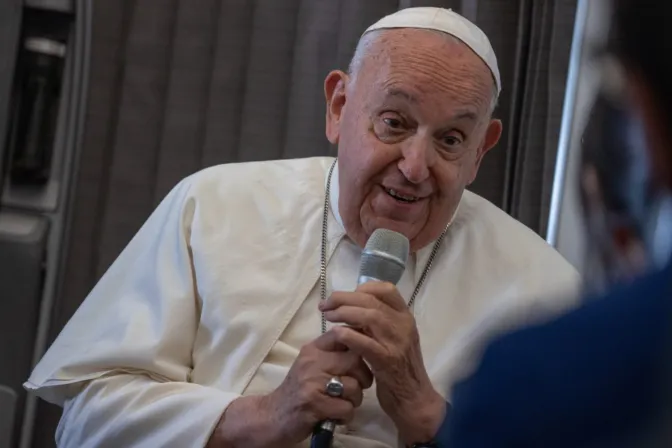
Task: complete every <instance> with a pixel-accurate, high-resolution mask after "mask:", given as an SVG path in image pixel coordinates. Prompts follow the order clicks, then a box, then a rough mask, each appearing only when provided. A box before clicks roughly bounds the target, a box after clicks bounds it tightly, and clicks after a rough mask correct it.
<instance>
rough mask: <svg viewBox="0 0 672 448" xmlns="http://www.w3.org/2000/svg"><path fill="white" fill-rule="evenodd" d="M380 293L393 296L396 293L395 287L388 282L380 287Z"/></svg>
mask: <svg viewBox="0 0 672 448" xmlns="http://www.w3.org/2000/svg"><path fill="white" fill-rule="evenodd" d="M381 292H382V293H383V294H394V293H396V292H397V287H396V286H395V285H393V284H392V283H390V282H385V283H383V284H382V285H381Z"/></svg>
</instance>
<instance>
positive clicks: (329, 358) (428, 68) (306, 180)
mask: <svg viewBox="0 0 672 448" xmlns="http://www.w3.org/2000/svg"><path fill="white" fill-rule="evenodd" d="M499 90H500V79H499V72H498V69H497V62H496V58H495V55H494V53H493V51H492V49H491V47H490V44H489V42H488V39H487V38H486V36H485V35H484V34H483V33H482V32H481V31H480V30H479V29H478V28H476V26H474V25H473V24H472V23H470V22H468V21H467V20H465V19H464V18H462V17H460V16H459V15H457V14H455V13H453V12H451V11H448V10H443V9H437V8H413V9H407V10H402V11H401V12H399V13H396V14H393V15H391V16H388V17H386V18H383V19H382V20H381V21H379V22H378V23H377V24H375V25H373V26H372V27H371V28H369V29H368V30H367V32H366V33H365V34H364V35H363V37H362V38H361V40H360V42H359V45H358V47H357V50H356V53H355V56H354V58H353V61H352V65H351V69H350V71H349V73H344V72H341V71H334V72H331V73H330V74H329V75H328V76H327V78H326V81H325V93H326V99H327V114H326V123H327V124H326V134H327V137H328V139H329V140H330V141H331V142H332V143H334V144H337V145H338V154H339V157H338V162H336V161H335V160H334V159H329V158H313V159H307V160H292V161H273V162H261V163H246V164H237V165H227V166H218V167H214V168H210V169H207V170H204V171H202V172H200V173H197V174H195V175H193V176H191V177H189V178H187V179H185V180H184V181H182V182H181V183H180V184H179V185H177V186H176V187H175V188H174V189H173V191H172V192H171V193H170V194H169V195H168V196H167V197H166V199H165V200H164V201H163V202H162V203H161V205H159V207H158V208H157V210H156V211H155V212H154V213H153V214H152V216H151V217H150V218H149V220H148V221H147V223H146V224H145V225H144V226H143V227H142V229H141V230H140V231H139V233H138V234H137V235H136V237H135V238H134V239H133V240H132V241H131V243H130V244H129V245H128V247H127V248H126V249H125V250H124V251H123V253H122V254H121V255H120V256H119V258H118V259H117V260H116V261H115V263H114V264H113V265H112V266H111V267H110V269H109V271H108V272H107V273H106V274H105V275H104V277H103V278H102V279H101V280H100V282H99V283H98V285H97V286H96V287H95V288H94V290H93V291H92V292H91V294H90V295H89V297H88V298H87V299H86V300H85V301H84V303H83V304H82V306H81V308H80V309H79V310H78V311H77V313H76V314H75V316H74V317H73V318H72V320H71V321H70V322H69V323H68V325H67V326H66V327H65V329H64V330H63V332H62V333H61V334H60V335H59V337H58V339H57V340H56V341H55V342H54V344H53V346H52V347H51V348H50V350H49V351H48V352H47V354H46V355H45V356H44V358H43V359H42V361H41V362H40V364H39V365H38V366H37V367H36V369H35V371H34V372H33V374H32V376H31V378H30V380H29V381H28V382H27V384H26V387H27V388H28V389H30V390H34V391H36V392H37V393H38V394H39V395H40V396H41V397H43V398H45V399H46V400H49V401H52V402H54V403H58V404H63V405H64V414H63V417H62V420H61V424H60V426H59V430H58V432H57V435H56V437H57V440H58V442H59V444H60V445H61V446H68V447H90V446H91V447H92V446H96V447H101V446H114V447H121V446H124V447H131V446H147V447H159V446H174V447H186V446H204V445H209V446H221V447H228V446H231V447H237V446H245V447H283V446H297V444H302V443H303V444H305V443H307V439H308V438H309V436H310V434H311V431H312V429H313V428H314V427H315V425H316V423H317V422H319V421H322V420H324V419H331V420H335V421H338V422H340V423H342V424H341V425H340V426H338V427H337V431H336V432H337V434H336V436H335V445H337V446H348V447H396V446H398V444H399V443H403V444H406V445H409V446H412V445H414V444H419V443H425V442H430V441H431V440H432V438H433V436H434V433H435V432H436V430H437V428H438V427H439V425H440V423H441V421H442V418H443V416H444V413H445V408H446V403H445V399H444V397H443V396H442V394H443V393H444V391H445V390H446V387H447V386H448V385H449V384H450V383H451V382H452V381H453V378H454V377H455V376H456V375H458V374H462V373H461V372H460V370H461V369H463V368H464V367H465V366H466V365H467V362H466V357H467V356H468V353H469V350H468V347H471V346H472V343H473V341H474V340H476V339H478V337H479V332H480V331H484V330H482V329H483V328H486V327H487V328H490V327H491V325H487V326H486V324H489V323H490V322H492V321H494V320H496V321H497V322H499V323H498V324H497V325H504V323H503V322H504V321H502V319H504V315H506V316H508V317H507V319H506V320H505V321H506V322H511V321H513V320H520V318H522V317H525V316H528V317H529V316H530V315H531V314H532V313H534V314H535V315H536V314H537V313H539V312H546V313H548V312H554V311H557V310H559V309H563V308H565V307H566V306H567V304H568V302H567V301H563V302H558V301H552V300H542V299H541V297H544V296H547V295H549V294H553V293H555V294H556V295H558V296H559V295H561V293H563V292H566V291H568V290H573V289H574V288H575V287H576V284H577V276H576V273H575V271H574V270H573V269H572V268H571V267H570V266H569V265H568V263H566V262H565V261H564V260H563V259H562V258H561V257H560V256H559V255H558V254H557V253H556V252H555V251H554V250H553V249H551V248H550V247H548V246H547V245H546V244H545V242H544V241H543V240H542V239H540V238H539V237H538V236H536V235H535V234H534V233H533V232H531V231H530V230H528V229H527V228H525V227H524V226H522V225H521V224H519V223H517V222H516V221H514V220H513V219H511V218H510V217H509V216H507V215H506V214H505V213H503V212H502V211H500V210H499V209H497V208H496V207H495V206H493V205H492V204H490V203H488V202H487V201H485V200H484V199H482V198H479V197H477V196H476V195H474V194H471V193H469V192H466V191H465V187H466V186H467V185H469V184H470V183H471V182H472V181H473V180H474V178H475V177H476V173H477V171H478V167H479V164H480V162H481V160H482V159H483V156H484V155H485V154H486V153H487V152H488V150H490V149H491V148H492V147H493V146H494V145H495V144H496V143H497V140H498V139H499V136H500V133H501V130H502V125H501V123H500V122H499V121H498V120H493V119H492V118H491V115H492V112H493V108H494V106H495V102H496V100H497V96H498V94H499ZM378 228H387V229H391V230H394V231H397V232H400V233H402V234H404V235H405V236H406V237H407V238H408V239H409V241H410V248H411V252H412V253H411V256H410V257H409V261H408V264H407V267H406V270H405V272H404V275H403V277H402V278H401V280H400V281H399V283H398V285H397V286H396V287H395V286H394V285H391V284H388V283H383V282H370V283H367V284H364V285H362V286H361V287H359V288H357V289H356V291H354V292H353V290H354V289H355V287H356V284H357V272H358V265H359V259H360V255H361V248H362V247H363V246H364V244H365V243H366V241H367V239H368V238H369V236H370V235H371V234H372V232H373V231H374V230H376V229H378ZM327 298H328V300H325V299H327ZM504 311H506V313H505V312H504ZM514 318H515V319H514ZM335 324H347V325H335ZM353 327H355V328H357V329H358V331H357V330H354V329H353ZM333 377H338V378H340V381H341V382H342V384H343V386H344V390H343V395H342V396H341V397H331V396H329V395H328V394H327V393H326V390H325V387H326V384H327V383H328V382H329V380H330V379H331V378H333ZM374 380H375V386H374V387H372V384H373V382H374ZM301 446H304V445H301Z"/></svg>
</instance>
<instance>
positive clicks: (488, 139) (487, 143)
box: [469, 120, 502, 184]
mask: <svg viewBox="0 0 672 448" xmlns="http://www.w3.org/2000/svg"><path fill="white" fill-rule="evenodd" d="M501 136H502V121H501V120H490V124H489V125H488V129H487V130H486V131H485V137H484V138H483V143H481V146H480V148H478V153H477V154H476V163H475V164H474V170H473V172H472V174H471V178H470V179H469V184H471V183H472V182H473V181H474V180H476V175H477V174H478V169H479V168H480V166H481V162H482V161H483V157H484V156H485V155H486V154H487V153H488V151H490V150H491V149H492V148H493V147H494V146H495V145H496V144H497V142H499V138H500V137H501Z"/></svg>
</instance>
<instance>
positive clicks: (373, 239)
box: [310, 229, 410, 448]
mask: <svg viewBox="0 0 672 448" xmlns="http://www.w3.org/2000/svg"><path fill="white" fill-rule="evenodd" d="M409 245H410V244H409V241H408V238H406V237H405V236H404V235H402V234H401V233H397V232H393V231H392V230H387V229H377V230H376V231H375V232H373V234H372V235H371V236H370V237H369V240H368V241H367V242H366V246H365V247H364V250H363V251H362V260H361V261H360V265H359V277H358V278H357V285H358V286H359V285H361V284H363V283H367V282H370V281H377V282H389V283H393V284H395V285H396V284H397V282H398V281H399V280H400V279H401V276H402V274H403V273H404V270H405V269H406V261H407V260H408V253H409V250H410V249H409ZM336 425H337V423H336V422H335V421H333V420H325V421H322V422H320V423H318V424H317V426H316V427H315V429H314V430H313V436H312V437H311V440H310V446H311V448H329V447H331V443H332V440H333V437H334V430H335V429H336Z"/></svg>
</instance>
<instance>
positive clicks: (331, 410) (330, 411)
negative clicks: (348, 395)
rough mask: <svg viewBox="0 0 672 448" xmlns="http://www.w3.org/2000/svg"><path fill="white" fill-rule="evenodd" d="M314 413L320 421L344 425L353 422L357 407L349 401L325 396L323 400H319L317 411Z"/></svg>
mask: <svg viewBox="0 0 672 448" xmlns="http://www.w3.org/2000/svg"><path fill="white" fill-rule="evenodd" d="M314 413H315V416H316V417H317V420H318V421H322V420H336V421H338V422H339V423H341V424H342V423H347V422H349V421H351V420H352V417H353V416H354V413H355V407H354V406H353V404H352V403H351V402H350V401H348V400H344V399H342V398H333V397H330V396H328V395H324V396H323V398H322V399H321V400H319V403H318V404H317V409H315V411H314Z"/></svg>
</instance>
